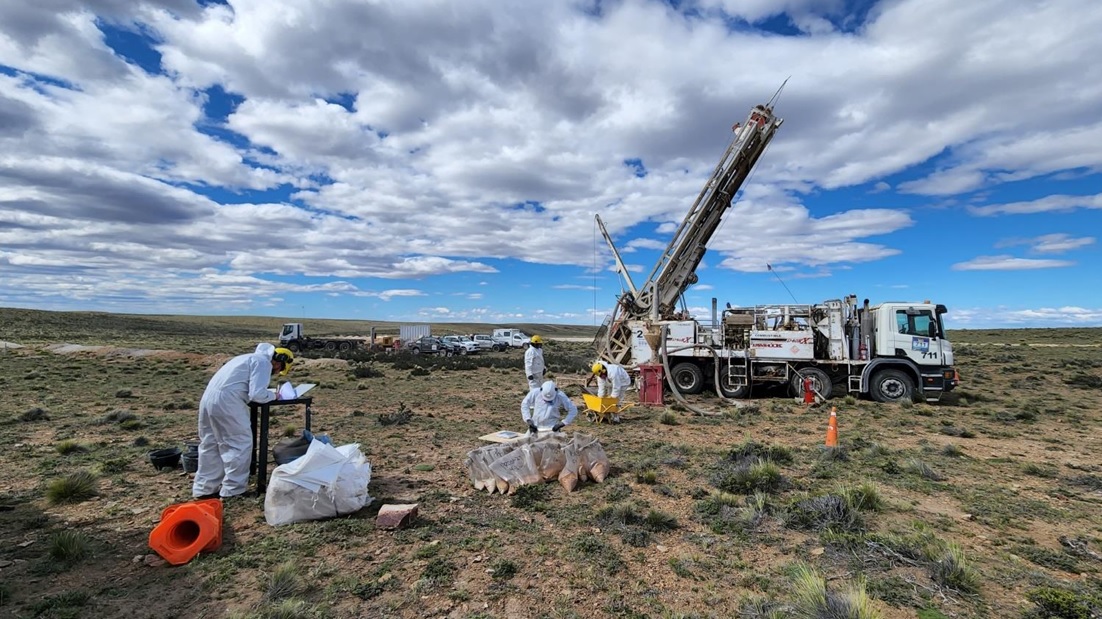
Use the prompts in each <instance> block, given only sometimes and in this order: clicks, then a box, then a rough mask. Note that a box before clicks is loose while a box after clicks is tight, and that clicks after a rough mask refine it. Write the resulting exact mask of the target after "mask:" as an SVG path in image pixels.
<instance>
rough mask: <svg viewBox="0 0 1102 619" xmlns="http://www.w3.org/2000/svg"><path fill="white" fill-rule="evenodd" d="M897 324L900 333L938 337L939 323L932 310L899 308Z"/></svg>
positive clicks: (896, 317) (896, 314)
mask: <svg viewBox="0 0 1102 619" xmlns="http://www.w3.org/2000/svg"><path fill="white" fill-rule="evenodd" d="M895 324H896V326H897V327H898V329H899V332H900V333H905V334H907V335H918V336H920V337H937V336H938V333H939V331H938V323H937V320H935V319H934V313H933V312H931V311H930V310H918V311H914V310H897V311H896V312H895Z"/></svg>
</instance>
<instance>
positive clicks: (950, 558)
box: [930, 542, 979, 593]
mask: <svg viewBox="0 0 1102 619" xmlns="http://www.w3.org/2000/svg"><path fill="white" fill-rule="evenodd" d="M930 577H931V578H932V579H933V580H934V582H936V583H937V584H939V585H941V586H943V587H948V588H950V589H956V590H957V591H962V592H964V593H975V592H976V591H978V590H979V574H977V573H976V570H975V569H973V568H972V566H971V565H969V564H968V560H967V558H966V557H965V556H964V549H963V548H961V547H960V545H959V544H956V543H953V542H949V543H947V544H946V545H945V550H944V551H943V552H942V554H941V557H940V558H939V559H938V560H937V561H935V562H934V564H933V566H932V567H931V569H930Z"/></svg>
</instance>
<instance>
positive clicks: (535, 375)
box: [524, 345, 547, 389]
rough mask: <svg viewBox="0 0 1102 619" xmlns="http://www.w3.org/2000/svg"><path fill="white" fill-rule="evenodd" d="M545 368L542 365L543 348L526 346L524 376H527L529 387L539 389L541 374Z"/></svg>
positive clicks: (545, 371) (541, 379) (545, 370)
mask: <svg viewBox="0 0 1102 619" xmlns="http://www.w3.org/2000/svg"><path fill="white" fill-rule="evenodd" d="M546 373H547V368H546V367H545V366H544V365H543V348H540V347H537V346H531V345H529V346H528V350H526V351H524V376H525V377H526V378H528V388H529V389H539V388H540V385H541V384H543V375H544V374H546Z"/></svg>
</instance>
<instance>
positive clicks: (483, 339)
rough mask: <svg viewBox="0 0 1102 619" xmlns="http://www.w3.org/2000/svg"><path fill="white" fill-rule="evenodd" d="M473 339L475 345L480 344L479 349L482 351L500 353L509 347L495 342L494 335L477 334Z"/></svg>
mask: <svg viewBox="0 0 1102 619" xmlns="http://www.w3.org/2000/svg"><path fill="white" fill-rule="evenodd" d="M473 339H474V343H475V344H478V347H479V348H480V349H481V350H492V351H494V352H498V351H501V350H505V349H506V348H508V347H509V345H508V344H505V343H503V342H499V341H497V340H495V339H494V336H492V335H485V334H476V335H475V336H474V338H473Z"/></svg>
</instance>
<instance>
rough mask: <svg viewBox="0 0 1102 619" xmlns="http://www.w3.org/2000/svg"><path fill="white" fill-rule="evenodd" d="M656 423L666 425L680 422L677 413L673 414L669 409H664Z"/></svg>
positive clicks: (674, 424)
mask: <svg viewBox="0 0 1102 619" xmlns="http://www.w3.org/2000/svg"><path fill="white" fill-rule="evenodd" d="M658 423H661V424H663V425H667V426H676V425H677V424H679V423H681V422H680V421H679V420H678V418H677V415H675V414H673V413H672V412H670V411H666V412H665V413H662V418H661V419H659V420H658Z"/></svg>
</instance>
